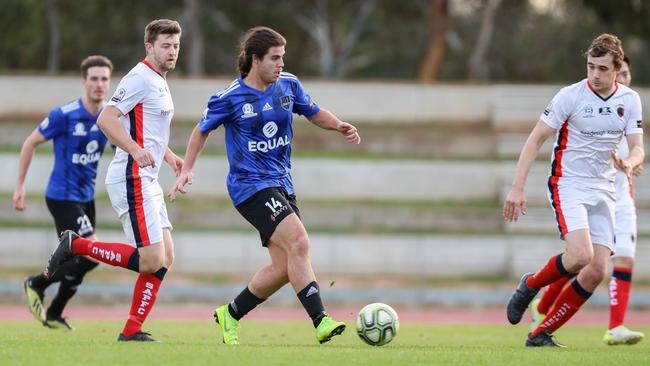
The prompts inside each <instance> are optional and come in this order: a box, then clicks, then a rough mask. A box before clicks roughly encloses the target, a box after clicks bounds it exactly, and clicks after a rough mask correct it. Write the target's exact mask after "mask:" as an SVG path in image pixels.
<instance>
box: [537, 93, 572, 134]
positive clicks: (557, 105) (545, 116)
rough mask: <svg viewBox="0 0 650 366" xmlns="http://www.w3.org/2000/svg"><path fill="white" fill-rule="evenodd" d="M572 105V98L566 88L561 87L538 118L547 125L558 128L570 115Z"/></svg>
mask: <svg viewBox="0 0 650 366" xmlns="http://www.w3.org/2000/svg"><path fill="white" fill-rule="evenodd" d="M572 105H573V98H571V95H570V93H569V89H568V88H563V89H561V90H560V91H559V92H558V93H557V94H555V96H554V97H553V100H551V103H549V105H548V106H547V107H546V109H544V112H542V115H541V116H540V117H539V119H541V120H542V122H544V123H546V124H547V125H548V126H549V127H551V128H554V129H556V130H557V129H559V128H560V127H561V126H562V124H563V123H564V122H565V121H566V120H567V119H569V117H570V116H571V107H572Z"/></svg>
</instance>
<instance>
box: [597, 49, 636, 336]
mask: <svg viewBox="0 0 650 366" xmlns="http://www.w3.org/2000/svg"><path fill="white" fill-rule="evenodd" d="M616 81H617V82H619V83H621V84H623V85H625V86H629V85H630V84H631V83H632V73H631V71H630V60H629V59H628V58H627V56H626V57H625V58H624V59H623V65H622V66H621V69H620V70H619V71H618V73H617V75H616ZM617 153H618V156H619V157H621V158H626V157H627V156H628V155H629V153H630V151H629V147H628V145H627V142H626V140H625V139H623V140H622V141H621V143H620V145H619V146H618V152H617ZM642 169H643V165H637V166H636V167H635V169H634V170H633V172H632V173H633V175H639V174H641V170H642ZM636 221H637V217H636V205H635V204H634V187H633V180H632V179H631V178H628V177H627V176H626V175H625V173H623V171H622V170H620V168H619V170H618V171H617V172H616V225H615V228H616V230H615V232H616V250H615V253H614V256H613V257H612V264H613V265H614V269H613V270H612V278H611V280H610V281H609V327H608V329H607V332H605V335H604V336H603V341H604V342H605V343H607V344H609V345H616V344H636V343H638V342H640V341H641V340H642V339H643V338H644V337H645V335H644V334H643V333H642V332H637V331H633V330H630V329H628V328H627V327H626V326H625V325H623V324H624V322H625V313H627V305H628V302H629V300H630V290H631V287H632V270H633V268H634V257H635V254H636V239H637V226H636Z"/></svg>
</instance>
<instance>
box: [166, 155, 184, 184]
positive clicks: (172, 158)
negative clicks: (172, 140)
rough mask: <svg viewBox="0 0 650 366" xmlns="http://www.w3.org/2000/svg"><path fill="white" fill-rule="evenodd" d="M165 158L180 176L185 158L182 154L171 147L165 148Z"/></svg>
mask: <svg viewBox="0 0 650 366" xmlns="http://www.w3.org/2000/svg"><path fill="white" fill-rule="evenodd" d="M164 159H165V162H166V163H167V164H169V166H170V167H171V168H172V170H173V171H174V174H175V175H176V176H177V177H178V176H179V175H180V174H181V168H182V167H183V159H182V158H181V157H180V156H178V155H176V154H175V153H174V152H173V151H172V149H170V148H167V150H165V156H164Z"/></svg>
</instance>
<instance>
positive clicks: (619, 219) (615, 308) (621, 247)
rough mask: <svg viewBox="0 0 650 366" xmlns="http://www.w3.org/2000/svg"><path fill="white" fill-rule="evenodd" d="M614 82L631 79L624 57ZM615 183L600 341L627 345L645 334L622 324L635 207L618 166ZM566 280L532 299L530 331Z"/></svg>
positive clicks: (623, 147)
mask: <svg viewBox="0 0 650 366" xmlns="http://www.w3.org/2000/svg"><path fill="white" fill-rule="evenodd" d="M616 81H617V82H618V83H620V84H623V85H625V86H630V83H631V82H632V74H631V72H630V60H629V59H628V57H627V56H625V57H624V58H623V64H622V65H621V69H620V70H618V72H617V73H616ZM628 154H629V148H628V146H627V140H626V139H622V140H621V142H620V143H619V145H618V149H617V155H618V156H619V157H621V158H625V157H627V156H628ZM617 168H619V167H617ZM642 169H643V165H637V166H635V167H634V170H633V172H632V173H633V175H639V174H641V170H642ZM615 185H616V224H615V225H614V232H615V234H616V244H615V251H614V256H613V257H612V263H613V265H614V269H613V271H612V278H611V280H610V282H609V327H608V328H607V331H606V332H605V335H604V336H603V341H604V342H605V343H606V344H608V345H618V344H628V345H631V344H636V343H638V342H640V341H641V340H642V339H643V338H644V337H645V335H644V334H643V333H642V332H637V331H633V330H630V329H628V328H627V327H626V326H624V325H623V324H624V321H625V313H626V312H627V305H628V302H629V299H630V289H631V285H632V269H633V268H634V256H635V253H636V235H637V230H636V221H637V217H636V206H635V204H634V192H633V186H632V179H628V177H627V176H626V175H625V173H624V172H623V171H622V170H621V169H620V168H619V169H618V170H617V171H616V183H615ZM570 279H571V278H570V277H564V278H561V279H559V280H558V281H555V282H554V283H552V284H550V285H549V286H548V287H547V288H546V289H545V290H544V294H543V295H542V297H541V299H535V300H534V301H533V302H532V304H531V313H532V317H533V322H532V324H531V330H535V329H536V328H537V326H539V324H540V323H541V322H542V320H544V317H545V316H546V313H547V312H548V310H549V309H550V307H551V306H552V305H553V303H554V302H555V300H556V298H557V296H558V295H559V294H560V291H562V289H563V288H564V285H565V284H566V283H567V282H568V281H569V280H570Z"/></svg>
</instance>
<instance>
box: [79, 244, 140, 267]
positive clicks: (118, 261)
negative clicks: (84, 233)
mask: <svg viewBox="0 0 650 366" xmlns="http://www.w3.org/2000/svg"><path fill="white" fill-rule="evenodd" d="M137 252H138V248H135V247H133V246H131V245H129V244H125V243H106V242H101V241H92V240H88V239H86V238H77V239H75V240H73V241H72V253H73V254H74V255H87V256H89V257H91V258H94V259H97V260H98V261H100V262H102V263H106V264H110V265H112V266H118V267H124V268H128V269H131V270H134V271H136V272H137V271H138V268H137V267H139V258H136V259H138V260H137V261H135V263H131V265H129V259H131V256H132V255H133V254H134V253H137ZM136 263H137V267H136V268H133V267H134V265H135V264H136Z"/></svg>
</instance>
